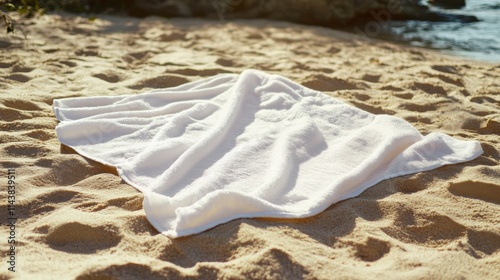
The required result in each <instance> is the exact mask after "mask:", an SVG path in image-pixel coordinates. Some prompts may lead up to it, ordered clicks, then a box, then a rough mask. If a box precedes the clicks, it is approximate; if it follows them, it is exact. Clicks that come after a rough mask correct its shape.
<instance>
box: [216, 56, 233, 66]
mask: <svg viewBox="0 0 500 280" xmlns="http://www.w3.org/2000/svg"><path fill="white" fill-rule="evenodd" d="M215 63H217V64H219V65H220V66H224V67H234V66H235V63H234V61H232V60H231V59H225V58H218V59H217V60H216V61H215Z"/></svg>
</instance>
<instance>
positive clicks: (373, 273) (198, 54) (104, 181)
mask: <svg viewBox="0 0 500 280" xmlns="http://www.w3.org/2000/svg"><path fill="white" fill-rule="evenodd" d="M25 23H26V24H27V25H26V26H25V27H24V30H25V32H26V33H27V38H28V39H27V40H25V39H23V36H22V34H20V33H18V34H15V35H2V36H1V37H0V73H1V74H0V127H1V133H0V166H1V172H0V173H1V174H2V178H3V179H2V182H1V184H2V186H3V187H2V189H1V193H0V219H1V222H2V226H1V229H0V242H1V243H0V248H1V252H2V253H1V254H2V255H1V256H2V257H1V262H0V279H11V278H12V279H176V278H203V279H215V278H220V279H249V278H253V279H302V278H303V279H332V278H337V279H366V278H381V279H498V277H500V166H499V161H500V144H499V141H500V139H499V134H500V106H499V104H500V94H499V93H500V65H499V64H489V63H486V62H474V61H468V60H465V59H459V58H455V57H446V56H444V55H442V54H438V53H434V52H430V51H425V50H422V49H413V48H407V47H402V46H398V45H394V44H391V43H387V42H381V41H376V40H368V39H364V38H361V37H356V36H354V35H350V34H347V33H342V32H338V31H333V30H328V29H325V28H319V27H307V26H301V25H296V24H290V23H280V22H272V21H265V20H256V21H225V22H220V21H207V20H197V19H171V20H169V19H160V18H147V19H144V20H138V19H134V18H127V17H112V16H98V18H97V19H95V20H88V19H86V18H80V17H75V16H70V15H65V14H62V15H48V16H43V17H41V18H39V19H37V20H35V21H33V24H31V23H32V22H31V21H25ZM247 68H255V69H260V70H264V71H267V72H269V73H278V74H281V75H283V76H286V77H289V78H291V79H293V80H295V81H297V82H299V83H302V84H303V85H305V86H308V87H310V88H313V89H317V90H321V91H323V92H325V93H327V94H329V95H331V96H333V97H335V98H338V99H341V100H344V101H346V102H348V103H350V104H352V105H354V106H356V107H358V108H361V109H364V110H366V111H369V112H371V113H375V114H389V115H394V116H398V117H401V118H404V119H406V120H407V121H409V122H410V123H412V124H413V125H414V126H416V127H417V128H418V129H419V130H420V131H421V132H422V133H423V134H427V133H429V132H432V131H440V132H444V133H447V134H449V135H451V136H453V137H456V138H459V139H468V140H469V139H470V140H472V139H475V140H479V141H480V142H481V144H482V147H483V149H484V154H483V155H482V156H480V157H479V158H477V159H476V160H473V161H471V162H467V163H463V164H456V165H451V166H446V167H441V168H438V169H436V170H432V171H428V172H423V173H418V174H414V175H409V176H403V177H399V178H395V179H391V180H386V181H383V182H381V183H379V184H377V185H375V186H373V187H372V188H370V189H368V190H367V191H365V192H364V193H363V194H361V195H360V196H359V197H356V198H352V199H348V200H345V201H342V202H340V203H337V204H335V205H332V206H331V207H329V208H328V209H327V210H326V211H324V212H322V213H321V214H319V215H317V216H314V217H311V218H307V219H294V220H292V219H265V218H259V219H239V220H235V221H232V222H229V223H226V224H223V225H220V226H217V227H215V228H213V229H211V230H208V231H206V232H203V233H201V234H197V235H193V236H188V237H183V238H179V239H169V238H167V237H165V236H163V235H162V234H160V233H158V232H157V231H156V230H155V229H154V228H153V227H152V226H151V225H150V224H149V222H148V221H147V219H146V217H145V215H144V211H143V209H142V198H143V196H142V194H141V193H140V192H138V191H137V190H136V189H134V188H133V187H131V186H130V185H127V184H126V183H125V182H124V181H122V180H121V179H120V178H119V177H118V176H117V174H116V171H115V170H114V169H113V168H111V167H107V166H104V165H102V164H99V163H96V162H93V161H91V160H88V159H86V158H84V157H82V156H80V155H78V154H76V153H75V152H74V151H73V150H71V149H70V148H68V147H65V146H61V144H60V143H59V142H58V140H57V138H56V135H55V131H54V128H55V126H56V125H57V121H56V118H55V117H54V115H53V113H52V111H51V105H52V100H53V99H55V98H64V97H75V96H98V95H109V96H111V95H121V94H137V93H140V92H144V91H146V90H149V89H152V88H163V87H170V86H176V85H179V84H183V83H185V82H188V81H194V80H198V79H201V78H204V77H209V76H212V75H215V74H217V73H226V72H234V73H239V72H241V71H242V70H244V69H247ZM8 168H13V169H15V176H16V178H15V183H16V194H15V196H16V197H15V199H16V202H15V203H16V206H15V207H16V212H15V217H17V218H18V220H17V223H16V228H15V240H16V250H15V253H16V258H15V270H16V272H11V271H9V270H8V268H9V267H11V265H10V264H9V263H7V261H8V260H9V259H8V258H9V257H8V256H7V255H6V254H8V253H9V252H10V249H9V245H10V244H8V243H7V241H8V237H9V236H10V231H9V227H8V226H6V223H7V218H8V217H10V216H8V215H9V213H8V211H7V204H8V200H7V185H8V180H7V172H8Z"/></svg>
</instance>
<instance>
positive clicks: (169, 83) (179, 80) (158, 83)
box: [128, 75, 189, 90]
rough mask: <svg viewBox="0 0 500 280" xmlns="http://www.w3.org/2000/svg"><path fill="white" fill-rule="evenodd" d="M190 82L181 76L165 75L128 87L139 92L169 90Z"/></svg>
mask: <svg viewBox="0 0 500 280" xmlns="http://www.w3.org/2000/svg"><path fill="white" fill-rule="evenodd" d="M187 82H189V80H188V79H186V78H184V77H181V76H174V75H163V76H159V77H155V78H151V79H147V80H143V81H140V82H138V83H136V84H135V85H131V86H128V88H130V89H134V90H139V89H143V88H169V87H175V86H179V85H182V84H185V83H187Z"/></svg>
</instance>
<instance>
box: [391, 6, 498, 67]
mask: <svg viewBox="0 0 500 280" xmlns="http://www.w3.org/2000/svg"><path fill="white" fill-rule="evenodd" d="M466 3H467V5H466V7H464V8H462V9H454V10H449V9H446V10H445V9H440V8H437V7H432V6H431V9H432V10H435V11H443V12H447V13H456V14H466V15H474V16H476V17H477V18H478V19H479V22H472V23H460V22H425V21H406V22H401V21H391V22H389V23H388V24H387V26H386V27H385V30H386V31H387V32H388V33H385V32H384V34H383V35H382V37H385V38H386V39H391V40H395V41H399V42H404V43H408V44H410V45H413V46H420V47H427V48H432V49H439V50H443V51H445V52H448V53H450V54H455V55H460V56H465V57H469V58H473V59H477V60H483V61H490V62H495V63H499V62H500V0H466Z"/></svg>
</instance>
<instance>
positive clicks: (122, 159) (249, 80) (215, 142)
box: [53, 70, 482, 238]
mask: <svg viewBox="0 0 500 280" xmlns="http://www.w3.org/2000/svg"><path fill="white" fill-rule="evenodd" d="M53 110H54V113H55V115H56V117H57V119H58V120H60V123H59V125H58V126H57V128H56V132H57V136H58V138H59V140H60V141H61V143H63V144H65V145H67V146H70V147H72V148H73V149H75V150H76V151H77V152H78V153H80V154H81V155H83V156H86V157H88V158H90V159H93V160H96V161H98V162H101V163H104V164H107V165H111V166H115V167H116V168H117V170H118V172H119V174H120V176H121V177H122V178H123V179H124V180H125V181H126V182H128V183H129V184H131V185H132V186H134V187H136V188H137V189H139V190H140V191H142V192H143V193H144V202H143V206H144V210H145V212H146V216H147V218H148V219H149V221H150V222H151V224H153V225H154V227H156V229H158V230H159V231H160V232H162V233H163V234H165V235H167V236H169V237H172V238H175V237H179V236H184V235H189V234H195V233H199V232H201V231H204V230H206V229H209V228H211V227H214V226H216V225H218V224H221V223H224V222H227V221H230V220H233V219H236V218H243V217H282V218H292V217H293V218H297V217H307V216H311V215H315V214H317V213H319V212H321V211H323V210H324V209H326V208H327V207H329V206H330V205H331V204H333V203H336V202H338V201H340V200H344V199H347V198H351V197H354V196H356V195H359V194H360V193H361V192H363V191H364V190H366V189H367V188H368V187H370V186H373V185H374V184H376V183H378V182H380V181H382V180H384V179H387V178H391V177H395V176H399V175H404V174H410V173H415V172H420V171H425V170H429V169H434V168H437V167H439V166H442V165H446V164H453V163H458V162H464V161H469V160H472V159H474V158H476V157H477V156H479V155H480V154H481V153H482V149H481V146H480V144H479V143H478V142H477V141H461V140H457V139H454V138H452V137H450V136H447V135H445V134H442V133H430V134H428V135H426V136H422V135H421V134H420V133H419V132H418V131H417V130H416V129H415V128H414V127H413V126H412V125H410V124H409V123H408V122H406V121H404V120H403V119H400V118H396V117H392V116H388V115H373V114H370V113H368V112H365V111H363V110H360V109H357V108H355V107H353V106H350V105H347V104H345V103H343V102H341V101H339V100H336V99H334V98H332V97H329V96H327V95H325V94H322V93H320V92H318V91H314V90H311V89H308V88H306V87H304V86H301V85H299V84H297V83H295V82H293V81H291V80H289V79H287V78H284V77H282V76H279V75H269V74H266V73H263V72H260V71H256V70H246V71H244V72H242V73H241V74H239V75H238V74H221V75H217V76H214V77H210V78H206V79H203V80H199V81H196V82H191V83H187V84H184V85H181V86H178V87H174V88H167V89H159V90H153V91H149V92H146V93H142V94H137V95H124V96H113V97H82V98H67V99H58V100H54V104H53ZM331 226H335V225H331Z"/></svg>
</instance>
